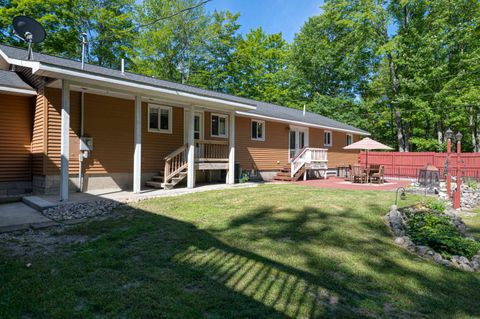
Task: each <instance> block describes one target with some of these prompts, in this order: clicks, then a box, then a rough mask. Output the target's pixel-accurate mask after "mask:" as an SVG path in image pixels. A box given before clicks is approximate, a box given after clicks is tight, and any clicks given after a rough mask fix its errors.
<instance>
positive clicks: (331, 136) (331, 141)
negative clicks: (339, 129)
mask: <svg viewBox="0 0 480 319" xmlns="http://www.w3.org/2000/svg"><path fill="white" fill-rule="evenodd" d="M326 133H328V134H330V143H329V144H326V143H325V134H326ZM323 146H324V147H332V146H333V132H332V131H328V130H325V131H323Z"/></svg>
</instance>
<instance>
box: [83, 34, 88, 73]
mask: <svg viewBox="0 0 480 319" xmlns="http://www.w3.org/2000/svg"><path fill="white" fill-rule="evenodd" d="M87 43H88V42H87V34H86V33H85V32H84V33H82V70H84V69H85V55H86V53H87V52H86V51H87V50H86V47H87Z"/></svg>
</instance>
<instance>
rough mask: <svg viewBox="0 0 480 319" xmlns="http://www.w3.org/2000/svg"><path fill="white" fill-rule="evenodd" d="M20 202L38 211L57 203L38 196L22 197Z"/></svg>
mask: <svg viewBox="0 0 480 319" xmlns="http://www.w3.org/2000/svg"><path fill="white" fill-rule="evenodd" d="M22 202H24V203H25V204H26V205H28V206H30V207H32V208H33V209H36V210H38V211H39V212H41V211H43V210H45V209H47V208H51V207H55V206H57V204H55V203H52V202H49V201H47V200H44V199H42V198H40V197H38V196H25V197H22Z"/></svg>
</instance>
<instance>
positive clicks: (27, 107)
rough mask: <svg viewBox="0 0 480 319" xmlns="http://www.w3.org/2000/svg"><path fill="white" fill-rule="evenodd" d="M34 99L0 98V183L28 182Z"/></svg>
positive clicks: (0, 95)
mask: <svg viewBox="0 0 480 319" xmlns="http://www.w3.org/2000/svg"><path fill="white" fill-rule="evenodd" d="M33 104H34V101H33V98H31V97H22V96H15V95H6V94H0V182H13V181H30V180H31V172H32V171H31V153H30V152H31V141H32V125H33Z"/></svg>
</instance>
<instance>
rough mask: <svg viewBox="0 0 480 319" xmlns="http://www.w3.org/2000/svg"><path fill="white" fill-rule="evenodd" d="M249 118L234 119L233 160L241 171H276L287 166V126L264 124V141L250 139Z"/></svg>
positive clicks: (268, 122) (273, 123) (272, 123)
mask: <svg viewBox="0 0 480 319" xmlns="http://www.w3.org/2000/svg"><path fill="white" fill-rule="evenodd" d="M251 120H252V119H251V118H247V117H240V116H237V117H236V122H235V137H236V140H235V144H236V145H235V158H236V162H237V163H239V164H240V167H241V168H242V169H243V170H251V169H258V170H260V171H276V170H279V169H281V168H282V167H284V166H285V165H287V164H288V132H289V127H290V126H289V125H288V124H286V123H278V122H270V121H266V122H265V141H255V140H252V139H251Z"/></svg>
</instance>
